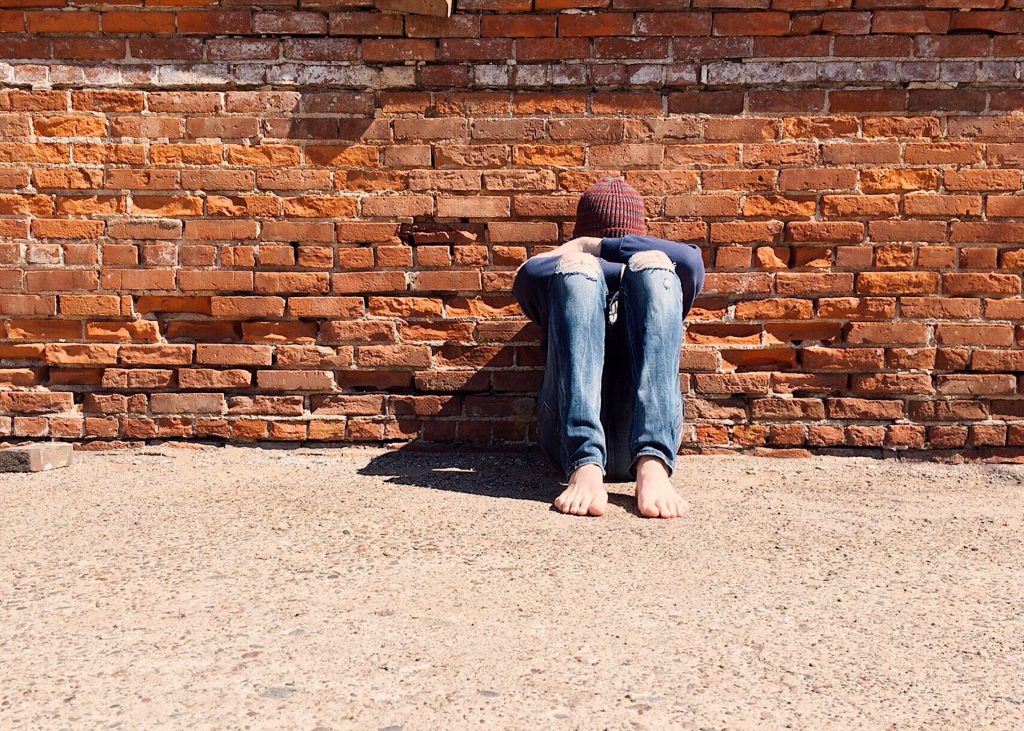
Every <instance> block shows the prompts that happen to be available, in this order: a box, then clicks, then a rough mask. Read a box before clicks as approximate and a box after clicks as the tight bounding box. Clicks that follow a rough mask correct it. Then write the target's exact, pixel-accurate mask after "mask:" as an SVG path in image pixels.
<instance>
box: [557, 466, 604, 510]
mask: <svg viewBox="0 0 1024 731" xmlns="http://www.w3.org/2000/svg"><path fill="white" fill-rule="evenodd" d="M555 507H556V508H558V509H559V510H560V511H562V512H563V513H571V514H572V515H587V514H588V513H589V514H590V515H604V511H605V508H607V507H608V491H607V490H605V489H604V475H603V474H602V473H601V468H600V467H598V466H597V465H596V464H585V465H583V466H582V467H580V468H579V469H578V470H576V471H575V472H573V473H572V475H571V476H570V477H569V486H568V487H567V488H565V490H564V491H562V494H561V495H559V496H558V497H556V498H555Z"/></svg>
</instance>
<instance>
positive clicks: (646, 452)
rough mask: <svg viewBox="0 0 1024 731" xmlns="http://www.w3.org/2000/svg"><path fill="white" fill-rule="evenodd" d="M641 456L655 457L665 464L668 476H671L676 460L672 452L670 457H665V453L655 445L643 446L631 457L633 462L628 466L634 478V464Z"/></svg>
mask: <svg viewBox="0 0 1024 731" xmlns="http://www.w3.org/2000/svg"><path fill="white" fill-rule="evenodd" d="M641 457H657V458H658V459H659V460H661V462H662V464H664V465H665V468H666V469H667V470H668V476H669V477H671V476H672V473H673V472H675V469H676V460H675V455H674V454H673V455H672V457H671V458H668V459H666V457H665V453H664V452H663V451H661V450H660V449H657V448H656V447H644V448H643V449H641V450H640V451H639V452H637V453H636V455H635V456H634V457H633V463H632V464H631V465H630V466H629V473H630V474H631V475H633V477H634V478H635V477H636V464H637V462H639V461H640V458H641Z"/></svg>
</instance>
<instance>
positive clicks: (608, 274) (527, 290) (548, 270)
mask: <svg viewBox="0 0 1024 731" xmlns="http://www.w3.org/2000/svg"><path fill="white" fill-rule="evenodd" d="M559 259H561V257H559V256H543V257H536V256H535V257H532V258H530V259H528V260H527V261H526V263H525V264H523V265H522V266H521V267H519V271H517V272H516V276H515V280H514V281H513V283H512V293H513V294H514V295H515V297H516V301H517V302H519V306H520V307H521V308H522V309H523V312H524V313H525V314H526V316H527V317H529V318H530V319H531V320H533V321H534V322H535V323H537V324H538V325H540V326H541V327H542V328H544V330H545V331H546V330H547V326H548V285H549V284H550V282H551V277H552V275H553V274H554V273H555V267H556V266H558V260H559ZM599 261H600V264H601V271H602V272H603V273H604V281H605V283H606V284H607V285H608V291H609V292H614V291H615V290H617V289H618V288H619V281H620V280H621V278H622V269H623V266H622V264H621V263H615V262H612V261H608V260H606V259H600V260H599Z"/></svg>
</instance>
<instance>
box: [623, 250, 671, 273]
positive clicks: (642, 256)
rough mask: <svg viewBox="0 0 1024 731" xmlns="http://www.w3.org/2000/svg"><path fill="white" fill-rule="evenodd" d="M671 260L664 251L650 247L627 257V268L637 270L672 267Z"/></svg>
mask: <svg viewBox="0 0 1024 731" xmlns="http://www.w3.org/2000/svg"><path fill="white" fill-rule="evenodd" d="M672 268H673V267H672V260H671V259H669V258H668V254H666V253H665V252H664V251H657V250H656V249H652V250H650V251H638V252H637V253H635V254H633V256H631V257H629V270H630V271H632V272H639V271H641V270H643V269H672Z"/></svg>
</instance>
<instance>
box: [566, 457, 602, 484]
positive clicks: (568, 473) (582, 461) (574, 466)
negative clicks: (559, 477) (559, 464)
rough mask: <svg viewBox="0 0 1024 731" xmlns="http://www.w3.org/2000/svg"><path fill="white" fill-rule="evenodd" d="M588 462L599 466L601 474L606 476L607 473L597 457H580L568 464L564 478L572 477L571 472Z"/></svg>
mask: <svg viewBox="0 0 1024 731" xmlns="http://www.w3.org/2000/svg"><path fill="white" fill-rule="evenodd" d="M588 464H596V465H597V466H598V467H599V468H601V476H602V477H604V476H607V474H608V473H607V472H605V469H604V465H603V464H601V460H600V459H598V458H597V457H580V458H579V459H578V460H576V461H575V462H573V463H572V464H570V465H569V469H567V470H566V471H565V478H566V479H569V478H570V477H572V473H573V472H575V471H576V470H578V469H579V468H580V467H583V466H584V465H588Z"/></svg>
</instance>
